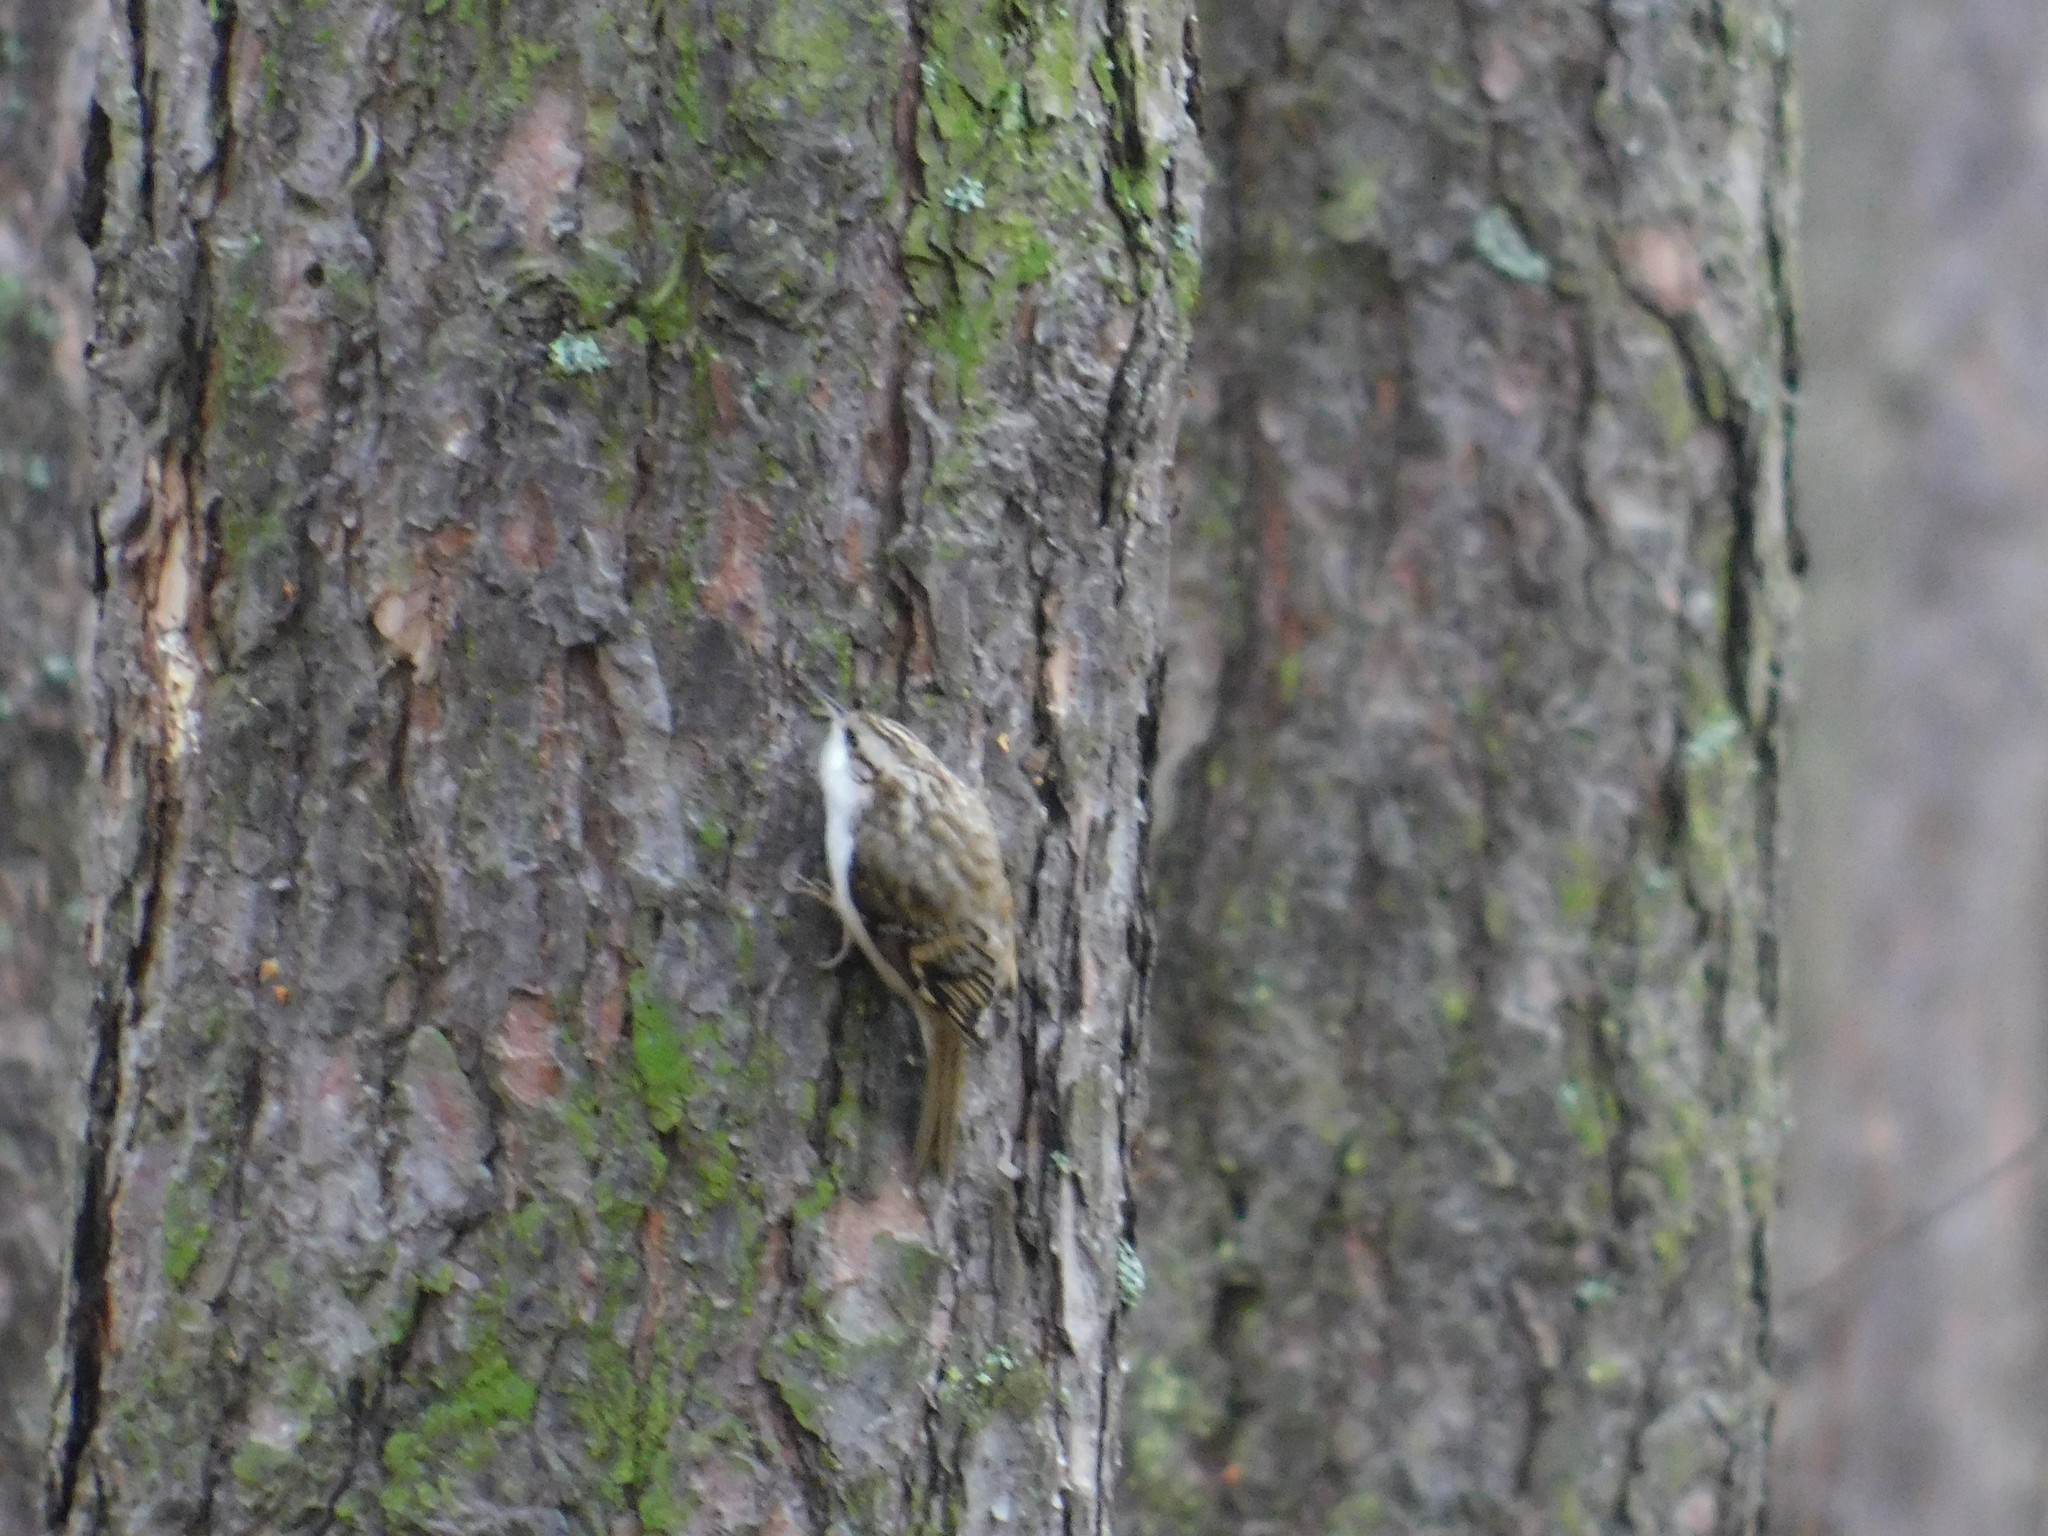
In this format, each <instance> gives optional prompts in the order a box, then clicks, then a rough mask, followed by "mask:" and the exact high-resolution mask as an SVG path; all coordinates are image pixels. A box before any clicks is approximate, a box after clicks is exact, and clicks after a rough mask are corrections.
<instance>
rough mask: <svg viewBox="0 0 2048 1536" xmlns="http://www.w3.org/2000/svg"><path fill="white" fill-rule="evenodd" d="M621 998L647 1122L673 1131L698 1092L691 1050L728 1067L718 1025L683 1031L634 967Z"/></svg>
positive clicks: (700, 1082)
mask: <svg viewBox="0 0 2048 1536" xmlns="http://www.w3.org/2000/svg"><path fill="white" fill-rule="evenodd" d="M627 997H628V999H629V1002H630V1005H631V1010H632V1020H633V1064H634V1066H635V1068H636V1069H637V1070H638V1072H639V1077H640V1091H641V1094H642V1096H643V1098H644V1099H645V1101H646V1105H647V1118H648V1121H649V1123H650V1124H652V1125H653V1127H654V1128H655V1129H656V1130H657V1131H673V1130H675V1129H676V1127H678V1126H679V1125H681V1124H682V1123H683V1116H684V1115H685V1114H686V1113H687V1112H688V1111H689V1108H690V1105H691V1104H692V1103H693V1102H694V1101H695V1100H696V1099H697V1098H699V1097H700V1096H701V1095H702V1093H703V1092H704V1076H703V1073H702V1071H700V1069H699V1064H698V1061H697V1059H696V1056H695V1054H694V1053H695V1052H698V1051H705V1052H710V1053H713V1054H714V1055H715V1057H716V1058H717V1059H718V1060H719V1061H721V1062H723V1063H724V1064H725V1065H726V1066H727V1067H729V1066H730V1061H729V1059H728V1058H726V1057H725V1056H724V1051H723V1048H722V1047H721V1046H719V1044H718V1023H717V1021H716V1020H715V1019H709V1020H705V1021H703V1022H701V1023H699V1024H698V1025H697V1026H696V1028H694V1029H692V1030H691V1031H689V1032H688V1033H687V1034H685V1032H684V1031H683V1029H682V1028H681V1027H680V1026H679V1025H678V1024H677V1023H676V1021H675V1019H674V1017H673V1016H672V1015H671V1014H670V1013H669V1011H668V1007H667V1005H666V1004H665V1003H663V1002H662V1000H661V999H660V998H659V997H657V996H656V995H655V993H654V989H653V987H652V985H651V984H650V982H649V981H648V978H647V975H646V973H645V972H644V971H635V972H634V973H633V975H632V976H631V978H629V980H628V982H627Z"/></svg>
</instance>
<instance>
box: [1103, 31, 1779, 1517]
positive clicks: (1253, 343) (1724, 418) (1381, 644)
mask: <svg viewBox="0 0 2048 1536" xmlns="http://www.w3.org/2000/svg"><path fill="white" fill-rule="evenodd" d="M1208 22H1209V27H1208V35H1207V38H1206V58H1205V62H1204V78H1205V85H1206V99H1207V102H1208V124H1207V130H1208V136H1209V145H1210V151H1211V156H1212V159H1213V160H1214V162H1215V164H1216V174H1217V188H1216V196H1215V212H1214V215H1213V217H1212V219H1211V221H1210V229H1211V231H1212V235H1211V240H1210V244H1209V248H1208V251H1207V253H1206V254H1207V261H1208V266H1207V278H1206V287H1205V296H1204V299H1203V308H1202V312H1201V315H1200V317H1199V319H1198V322H1197V333H1198V337H1199V340H1198V343H1197V353H1196V359H1195V364H1194V381H1195V382H1194V387H1193V391H1192V399H1193V404H1192V405H1191V407H1190V417H1189V421H1188V423H1187V427H1186V430H1185V432H1184V438H1183V441H1184V453H1183V459H1182V472H1183V474H1184V476H1185V479H1186V503H1187V504H1186V509H1185V514H1184V516H1183V519H1182V522H1181V525H1180V528H1179V532H1178V535H1177V542H1176V549H1175V559H1176V586H1177V598H1176V601H1177V607H1176V640H1175V652H1174V659H1173V666H1172V669H1171V670H1170V672H1169V676H1170V678H1172V680H1173V681H1172V686H1171V689H1170V693H1169V700H1168V706H1167V709H1166V717H1165V724H1164V735H1163V738H1162V748H1161V751H1162V763H1161V774H1162V791H1161V795H1162V802H1163V803H1162V806H1161V817H1160V831H1159V834H1158V850H1157V857H1158V863H1157V867H1158V869H1159V885H1160V914H1161V915H1160V992H1159V1004H1158V1007H1159V1017H1158V1022H1157V1026H1156V1028H1155V1029H1154V1030H1153V1032H1152V1034H1153V1038H1154V1040H1155V1042H1156V1044H1155V1054H1154V1065H1153V1082H1154V1091H1153V1093H1152V1096H1151V1101H1152V1103H1153V1104H1154V1106H1155V1113H1154V1115H1153V1118H1152V1121H1151V1123H1150V1126H1149V1129H1148V1150H1147V1154H1146V1157H1145V1159H1144V1160H1143V1161H1142V1162H1141V1164H1140V1168H1141V1172H1140V1174H1139V1176H1138V1192H1139V1207H1140V1210H1141V1211H1142V1212H1143V1213H1144V1221H1143V1238H1144V1241H1143V1243H1142V1245H1141V1246H1142V1248H1143V1251H1144V1252H1145V1255H1146V1259H1147V1262H1148V1264H1149V1267H1150V1270H1151V1275H1152V1290H1151V1293H1150V1296H1149V1298H1148V1300H1147V1301H1146V1302H1145V1304H1144V1306H1143V1307H1141V1308H1140V1309H1139V1311H1138V1312H1137V1314H1136V1316H1135V1319H1134V1324H1133V1328H1134V1331H1133V1334H1132V1338H1133V1344H1132V1350H1133V1354H1134V1356H1135V1358H1134V1362H1133V1367H1132V1374H1131V1378H1130V1381H1131V1389H1130V1411H1129V1414H1128V1416H1127V1421H1128V1425H1129V1447H1128V1450H1129V1453H1128V1457H1127V1461H1128V1466H1129V1477H1130V1482H1129V1492H1128V1495H1127V1499H1128V1508H1129V1516H1130V1518H1129V1522H1128V1523H1129V1524H1130V1525H1131V1526H1132V1527H1133V1528H1135V1529H1138V1530H1143V1531H1160V1532H1164V1531H1176V1532H1179V1531H1216V1532H1221V1531H1232V1532H1283V1531H1284V1532H1297V1531H1310V1532H1323V1531H1327V1532H1332V1533H1350V1532H1366V1531H1419V1530H1430V1531H1475V1532H1539V1531H1540V1532H1577V1531H1596V1530H1619V1529H1628V1530H1644V1531H1648V1530H1659V1531H1672V1532H1705V1531H1722V1532H1737V1531H1751V1530H1755V1529H1757V1528H1758V1526H1759V1520H1760V1513H1759V1512H1760V1509H1761V1507H1762V1503H1763V1474H1764V1447H1765V1442H1766V1438H1767V1424H1768V1418H1769V1401H1770V1396H1769V1394H1770V1387H1769V1381H1768V1377H1767V1374H1766V1358H1765V1357H1766V1354H1767V1336H1768V1305H1769V1285H1768V1277H1767V1273H1766V1266H1765V1233H1766V1224H1767V1220H1768V1216H1769V1212H1770V1208H1771V1202H1772V1194H1773V1188H1774V1184H1775V1181H1776V1167H1777V1162H1776V1157H1777V1145H1778V1131H1779V1122H1780V1119H1781V1115H1782V1103H1781V1090H1780V1087H1779V1083H1778V1078H1777V1070H1776V1058H1777V1054H1778V1035H1777V1030H1776V1024H1775V1014H1776V1008H1777V975H1778V932H1779V916H1778V901H1777V894H1776V873H1775V860H1776V852H1777V840H1778V815H1779V758H1780V751H1781V746H1782V732H1783V725H1784V721H1783V710H1784V660H1785V647H1786V644H1787V625H1788V621H1789V617H1790V612H1791V609H1792V607H1793V605H1794V595H1795V594H1794V587H1795V581H1794V571H1793V567H1794V564H1795V550H1794V537H1793V534H1792V531H1791V527H1790V524H1789V521H1788V504H1787V498H1786V490H1785V486H1786V466H1787V435H1788V429H1789V411H1790V405H1789V385H1790V375H1791V372H1792V369H1793V344H1792V329H1791V324H1792V322H1791V298H1790V294H1789V291H1788V278H1787V275H1786V263H1787V261H1788V250H1789V243H1790V241H1791V238H1792V236H1791V231H1790V226H1789V215H1790V199H1791V195H1792V180H1793V173H1792V162H1793V154H1794V149H1793V144H1792V138H1791V136H1792V128H1791V124H1790V115H1789V114H1790V108H1789V105H1788V68H1789V66H1788V62H1787V57H1788V21H1787V17H1786V15H1785V13H1784V9H1783V7H1781V6H1776V5H1766V6H1762V7H1747V8H1742V9H1740V10H1737V9H1734V8H1724V7H1719V6H1714V7H1708V6H1705V5H1701V6H1688V7H1659V8H1645V7H1634V6H1626V7H1625V6H1612V7H1607V8H1604V9H1603V8H1587V7H1584V6H1579V5H1576V4H1567V3H1563V0H1547V3H1532V4H1528V5H1522V6H1516V7H1507V8H1502V7H1473V6H1466V7H1455V6H1444V5H1439V4H1434V3H1427V0H1397V3H1393V4H1389V5H1378V6H1362V7H1346V8H1338V7H1335V6H1331V5H1320V4H1292V5H1283V4H1280V3H1277V0H1261V3H1254V4H1247V5H1229V6H1224V5H1221V4H1219V5H1217V6H1216V7H1214V8H1213V10H1212V11H1211V13H1210V15H1209V17H1208ZM1168 775H1170V777H1168ZM1169 790H1170V792H1171V804H1170V805H1169V804H1165V803H1164V801H1165V798H1166V796H1167V794H1168V792H1169Z"/></svg>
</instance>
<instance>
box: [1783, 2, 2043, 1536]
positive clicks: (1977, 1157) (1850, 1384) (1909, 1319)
mask: <svg viewBox="0 0 2048 1536" xmlns="http://www.w3.org/2000/svg"><path fill="white" fill-rule="evenodd" d="M1811 15H1812V23H1811V28H1810V36H1811V39H1812V44H1813V46H1812V48H1811V49H1810V50H1809V52H1810V56H1811V58H1812V59H1813V61H1814V65H1813V69H1812V71H1811V89H1810V90H1809V92H1808V93H1807V95H1808V101H1809V103H1810V121H1811V123H1812V128H1813V132H1812V145H1813V147H1812V157H1811V160H1810V164H1811V165H1812V166H1813V171H1814V174H1813V178H1812V179H1813V184H1814V193H1813V200H1812V215H1813V216H1812V221H1811V223H1812V229H1813V235H1814V238H1813V242H1812V251H1813V270H1814V272H1815V274H1816V282H1815V284H1814V295H1813V302H1812V305H1811V314H1812V325H1811V329H1810V332H1809V335H1810V338H1811V342H1812V346H1811V351H1810V362H1811V367H1810V370H1809V384H1810V387H1809V390H1808V394H1807V402H1806V405H1805V408H1804V421H1805V422H1806V424H1807V435H1806V438H1805V442H1806V443H1807V444H1808V445H1809V447H1808V450H1807V451H1805V452H1804V453H1803V456H1802V458H1803V462H1802V465H1801V475H1802V478H1803V483H1804V485H1805V487H1806V490H1805V496H1804V502H1805V504H1806V505H1807V506H1809V507H1810V508H1811V509H1812V518H1811V524H1812V528H1813V535H1814V546H1815V551H1816V560H1815V565H1816V569H1817V572H1818V579H1817V580H1816V582H1815V585H1814V598H1815V602H1814V615H1813V624H1812V632H1813V652H1814V655H1813V663H1812V666H1811V668H1810V675H1811V676H1812V677H1813V679H1814V683H1815V686H1814V687H1813V690H1812V691H1813V694H1814V703H1813V708H1812V710H1811V711H1810V713H1809V714H1808V715H1807V716H1806V717H1805V719H1804V721H1803V723H1802V728H1801V733H1800V734H1801V739H1800V750H1799V753H1798V755H1797V759H1796V761H1797V763H1798V766H1799V772H1798V774H1797V779H1798V785H1797V800H1796V802H1795V803H1796V805H1797V808H1798V811H1799V816H1798V821H1799V825H1800V827H1801V828H1802V834H1801V837H1800V839H1799V844H1800V847H1801V849H1802V855H1801V858H1800V860H1799V864H1798V866H1797V867H1796V871H1795V873H1796V879H1795V882H1794V884H1793V887H1792V892H1791V894H1792V897H1793V911H1794V915H1795V924H1794V933H1795V936H1796V937H1797V939H1798V941H1799V942H1798V944H1797V947H1796V949H1795V953H1796V954H1797V955H1798V956H1799V957H1800V960H1799V963H1797V964H1796V965H1795V966H1794V968H1793V970H1794V977H1795V983H1796V986H1795V990H1794V993H1793V999H1794V1004H1795V1015H1794V1016H1795V1030H1794V1041H1795V1044H1796V1047H1797V1055H1796V1058H1795V1078H1796V1082H1797V1085H1798V1086H1797V1089H1796V1091H1795V1098H1796V1101H1797V1103H1798V1104H1799V1106H1800V1114H1799V1120H1798V1122H1797V1127H1798V1129H1797V1134H1796V1135H1795V1137H1794V1138H1793V1141H1792V1144H1791V1157H1790V1162H1789V1174H1790V1177H1789V1181H1788V1186H1787V1204H1786V1220H1785V1221H1784V1222H1783V1223H1782V1227H1783V1233H1784V1236H1783V1240H1782V1241H1781V1243H1780V1245H1779V1271H1780V1274H1781V1275H1782V1277H1783V1280H1784V1284H1785V1294H1784V1297H1783V1305H1782V1306H1781V1309H1780V1322H1781V1325H1782V1326H1781V1337H1782V1340H1783V1344H1782V1349H1783V1355H1784V1360H1783V1376H1784V1381H1785V1394H1784V1410H1783V1413H1782V1415H1781V1418H1780V1433H1779V1436H1778V1447H1777V1449H1778V1452H1779V1461H1778V1465H1779V1476H1778V1477H1777V1479H1776V1485H1777V1486H1778V1487H1779V1488H1780V1490H1781V1499H1780V1512H1781V1515H1782V1519H1783V1528H1784V1529H1785V1530H1787V1531H1791V1532H1796V1533H1801V1536H1810V1533H1822V1532H1830V1533H1831V1532H1854V1533H1856V1536H1904V1533H1908V1532H1912V1533H1918V1532H1923V1531H1968V1532H1971V1533H1973V1536H2019V1533H2021V1532H2026V1533H2035V1532H2039V1531H2040V1530H2041V1529H2042V1528H2043V1523H2044V1520H2048V1486H2044V1483H2043V1476H2042V1474H2043V1468H2044V1467H2048V1390H2044V1386H2043V1371H2044V1367H2048V1330H2044V1328H2043V1322H2042V1319H2043V1316H2044V1309H2048V1293H2044V1292H2048V1271H2044V1269H2043V1265H2042V1257H2043V1252H2044V1238H2048V1219H2044V1218H2048V1205H2044V1200H2043V1192H2042V1191H2043V1157H2042V1153H2043V1151H2044V1142H2043V1127H2044V1125H2048V1050H2044V1041H2043V1035H2042V1027H2041V1021H2042V1019H2043V1017H2044V1015H2048V972H2044V968H2043V965H2042V961H2041V954H2042V944H2041V935H2042V933H2043V930H2044V927H2048V848H2044V846H2043V839H2042V829H2043V827H2044V826H2048V718H2044V716H2043V713H2042V710H2041V706H2040V699H2041V696H2042V693H2043V690H2044V689H2048V650H2044V647H2043V643H2042V639H2043V629H2042V621H2041V593H2042V591H2043V587H2044V583H2048V490H2044V487H2048V477H2044V474H2043V469H2044V465H2043V461H2042V457H2041V448H2040V442H2041V433H2040V420H2041V410H2042V401H2043V399H2044V398H2048V363H2044V358H2048V352H2044V351H2043V341H2044V338H2043V334H2042V333H2043V319H2042V310H2041V277H2040V253H2041V250H2042V248H2043V242H2044V241H2048V215H2044V209H2048V141H2044V139H2043V137H2042V135H2041V132H2040V130H2039V117H2038V113H2039V111H2040V107H2039V103H2040V102H2041V101H2043V100H2044V99H2048V98H2044V94H2043V93H2044V92H2048V15H2044V14H2043V12H2042V10H2041V8H2040V7H2039V6H2036V5H2031V4H2026V3H2023V0H1966V3H1962V4H1956V5H1940V6H1936V5H1928V4H1920V3H1913V0H1851V3H1847V4H1842V5H1830V6H1816V7H1813V8H1812V11H1811ZM1822 274H1825V275H1826V276H1827V282H1826V283H1825V284H1822V283H1821V282H1820V281H1818V279H1819V277H1820V276H1821V275H1822ZM1986 1175H1990V1176H1989V1177H1986Z"/></svg>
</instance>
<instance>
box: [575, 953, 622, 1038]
mask: <svg viewBox="0 0 2048 1536" xmlns="http://www.w3.org/2000/svg"><path fill="white" fill-rule="evenodd" d="M625 1033H626V977H625V971H624V968H623V967H621V966H620V964H619V957H618V956H617V955H616V954H615V953H613V952H612V951H611V950H609V949H604V950H599V951H598V954H597V958H596V959H595V960H594V961H592V962H591V966H590V975H589V976H588V977H587V978H585V980H584V983H583V1039H584V1050H585V1052H586V1053H587V1054H588V1055H589V1057H590V1060H591V1061H592V1062H593V1063H596V1062H601V1061H603V1060H604V1059H605V1058H606V1057H608V1056H610V1055H611V1053H612V1052H613V1051H614V1050H616V1049H617V1048H618V1044H619V1041H620V1040H622V1039H624V1038H625Z"/></svg>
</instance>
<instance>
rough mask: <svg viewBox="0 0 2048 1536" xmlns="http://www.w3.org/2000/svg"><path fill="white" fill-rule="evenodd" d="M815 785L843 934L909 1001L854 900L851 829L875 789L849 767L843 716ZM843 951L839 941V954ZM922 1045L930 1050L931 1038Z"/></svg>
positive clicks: (829, 738)
mask: <svg viewBox="0 0 2048 1536" xmlns="http://www.w3.org/2000/svg"><path fill="white" fill-rule="evenodd" d="M818 788H819V790H820V791H821V792H822V793H823V794H824V797H825V871H826V873H827V875H828V876H829V877H830V878H831V881H832V910H833V911H835V912H837V913H838V914H839V923H840V926H841V927H842V928H843V929H844V930H845V933H846V937H847V938H849V939H851V940H853V942H854V943H856V944H858V945H859V946H860V952H861V953H862V954H864V955H866V956H867V957H868V964H869V965H872V966H873V967H874V968H875V974H876V975H877V976H879V977H881V978H882V984H883V985H884V986H886V987H888V988H889V990H890V991H892V992H894V993H895V994H896V995H897V996H898V997H901V998H903V999H904V1000H905V1001H906V1002H909V1001H910V999H911V992H910V988H909V986H908V985H906V984H905V982H904V980H903V977H902V976H901V975H900V974H899V973H898V972H897V970H896V967H895V966H893V965H891V964H890V963H889V962H888V961H887V960H886V959H884V958H883V957H882V952H881V951H880V950H879V949H877V948H875V941H874V939H873V938H872V937H870V936H869V934H868V925H867V924H866V923H864V922H863V921H861V915H860V908H858V907H856V906H855V905H854V904H853V838H854V829H855V827H857V826H858V825H859V824H860V818H861V816H862V814H863V813H864V812H865V811H866V810H867V808H868V802H869V801H870V800H872V799H873V798H874V793H875V792H874V791H873V790H872V789H870V788H869V787H868V786H867V785H865V784H863V783H862V782H861V781H860V775H859V774H857V773H855V772H854V771H853V746H852V744H851V743H850V742H849V741H848V740H847V725H846V721H845V720H843V719H835V720H834V721H833V722H832V729H831V730H829V731H827V732H826V733H825V745H824V746H822V747H821V748H819V749H818ZM845 952H846V951H845V949H844V947H843V946H842V948H841V950H840V954H841V955H843V954H845ZM911 1011H912V1012H914V1013H917V1015H918V1018H917V1022H918V1027H919V1028H920V1029H924V1028H925V1020H924V1015H923V1014H922V1013H921V1012H918V1009H917V1005H916V1004H915V1003H914V1002H912V1003H911ZM926 1045H927V1049H929V1045H930V1042H929V1041H927V1042H926Z"/></svg>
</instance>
